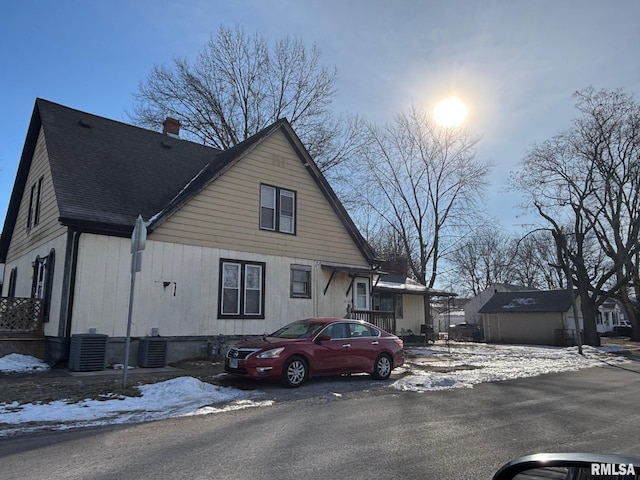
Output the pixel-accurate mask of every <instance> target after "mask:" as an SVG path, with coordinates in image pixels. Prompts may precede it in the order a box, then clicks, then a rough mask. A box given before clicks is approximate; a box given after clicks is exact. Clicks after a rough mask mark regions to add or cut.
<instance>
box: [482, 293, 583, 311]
mask: <svg viewBox="0 0 640 480" xmlns="http://www.w3.org/2000/svg"><path fill="white" fill-rule="evenodd" d="M569 308H571V294H570V293H569V291H567V290H538V291H529V292H497V293H495V294H494V295H493V297H491V298H490V299H489V301H488V302H487V303H485V304H484V306H483V307H482V308H481V309H480V313H508V312H566V311H567V310H569Z"/></svg>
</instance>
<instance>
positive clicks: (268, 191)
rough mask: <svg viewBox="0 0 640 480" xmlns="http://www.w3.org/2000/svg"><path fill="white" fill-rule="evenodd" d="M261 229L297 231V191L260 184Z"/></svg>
mask: <svg viewBox="0 0 640 480" xmlns="http://www.w3.org/2000/svg"><path fill="white" fill-rule="evenodd" d="M260 229H261V230H271V231H274V232H281V233H289V234H291V235H295V233H296V192H294V191H292V190H285V189H284V188H280V187H273V186H271V185H260Z"/></svg>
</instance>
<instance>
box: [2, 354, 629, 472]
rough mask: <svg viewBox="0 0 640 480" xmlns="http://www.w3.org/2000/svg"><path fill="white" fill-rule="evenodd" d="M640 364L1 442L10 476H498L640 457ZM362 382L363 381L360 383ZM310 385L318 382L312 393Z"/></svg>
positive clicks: (358, 394) (318, 398)
mask: <svg viewBox="0 0 640 480" xmlns="http://www.w3.org/2000/svg"><path fill="white" fill-rule="evenodd" d="M639 372H640V364H639V363H637V362H633V363H631V364H629V365H628V368H625V369H622V368H616V367H601V368H590V369H585V370H580V371H577V372H564V373H558V374H549V375H542V376H539V377H533V378H527V379H520V380H511V381H505V382H495V383H484V384H480V385H477V386H475V387H474V388H472V389H455V390H445V391H439V392H426V393H421V394H420V393H413V392H398V391H394V390H393V389H391V388H383V389H377V388H376V389H372V390H369V389H368V388H366V385H367V384H366V383H363V386H365V388H364V389H362V390H355V391H349V392H347V393H345V394H344V395H342V396H337V395H335V394H332V392H333V391H335V390H336V388H335V386H334V383H333V382H335V381H344V379H341V380H331V379H327V380H321V381H320V383H317V384H316V385H315V388H314V390H316V392H317V394H316V395H315V396H304V397H296V399H294V400H290V401H281V402H278V403H276V404H275V405H273V406H271V407H266V408H257V409H248V410H242V411H236V412H228V413H221V414H214V415H207V416H198V417H186V418H179V419H172V420H163V421H158V422H152V423H146V424H138V425H129V426H117V427H116V426H114V427H104V428H94V429H84V430H73V431H61V432H51V433H44V434H37V435H27V436H22V437H14V438H5V439H1V440H0V472H1V477H2V478H3V479H6V480H9V479H88V478H91V479H140V478H157V479H183V478H189V479H222V478H224V479H263V478H264V479H272V478H273V479H276V478H277V479H301V478H302V479H305V480H312V479H342V478H345V479H347V478H348V479H372V478H373V479H445V480H446V479H490V478H491V476H492V474H493V473H494V472H495V471H496V470H497V469H498V468H499V467H500V465H502V464H503V463H505V462H507V461H508V460H510V459H512V458H514V457H518V456H521V455H526V454H530V453H538V452H558V451H566V452H599V453H625V454H630V455H640V441H639V440H640V411H639V409H638V397H639V395H640V373H639ZM356 381H358V380H357V379H356ZM301 388H302V389H304V388H306V386H303V387H301Z"/></svg>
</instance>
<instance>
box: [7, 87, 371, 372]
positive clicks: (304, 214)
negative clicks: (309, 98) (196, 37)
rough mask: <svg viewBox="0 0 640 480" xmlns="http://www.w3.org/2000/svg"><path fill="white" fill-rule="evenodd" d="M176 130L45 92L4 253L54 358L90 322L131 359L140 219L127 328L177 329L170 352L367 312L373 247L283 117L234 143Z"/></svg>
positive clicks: (177, 354)
mask: <svg viewBox="0 0 640 480" xmlns="http://www.w3.org/2000/svg"><path fill="white" fill-rule="evenodd" d="M178 134H179V124H178V123H177V122H176V121H174V120H171V119H167V121H166V122H165V131H164V132H163V133H160V132H154V131H149V130H146V129H142V128H138V127H135V126H131V125H127V124H125V123H121V122H117V121H113V120H109V119H106V118H103V117H99V116H96V115H92V114H89V113H85V112H82V111H79V110H75V109H72V108H68V107H65V106H62V105H59V104H55V103H52V102H50V101H47V100H42V99H37V100H36V103H35V107H34V111H33V115H32V118H31V122H30V125H29V130H28V133H27V137H26V141H25V146H24V151H23V154H22V157H21V160H20V164H19V167H18V172H17V175H16V180H15V184H14V188H13V193H12V195H11V200H10V204H9V208H8V212H7V216H6V219H5V224H4V229H3V231H2V236H1V237H0V263H2V264H5V271H4V281H3V283H4V289H3V291H2V294H3V295H4V296H5V297H7V296H8V297H36V298H42V299H44V308H45V310H46V311H45V314H44V335H45V337H46V347H47V348H46V352H47V359H48V360H49V361H50V362H57V361H62V360H64V359H66V358H67V356H68V353H69V339H70V338H71V337H72V336H73V335H74V334H84V333H88V332H96V333H99V334H105V335H107V336H108V345H107V359H108V362H121V361H122V351H123V350H122V346H123V344H124V338H125V336H126V326H127V313H128V301H129V286H130V264H131V252H130V248H131V240H130V236H131V233H132V229H133V225H134V222H135V220H136V218H137V216H138V215H142V217H143V219H144V220H145V222H146V227H147V235H148V236H147V241H146V248H145V250H144V253H143V258H142V269H141V271H140V273H138V274H137V275H138V276H137V280H136V290H135V297H134V302H133V325H132V331H131V335H132V337H133V338H134V339H138V338H142V337H146V336H150V335H152V334H159V335H160V336H162V337H166V338H167V339H168V347H169V348H168V350H169V353H168V355H169V361H172V360H176V359H178V358H183V357H187V356H193V355H195V354H202V353H204V351H205V350H206V349H207V348H209V346H210V344H211V342H212V341H215V339H216V338H217V336H218V335H225V336H244V335H257V334H262V333H265V332H270V331H273V330H276V329H277V328H279V327H280V326H282V325H283V324H285V323H288V322H290V321H292V320H295V319H299V318H305V317H314V316H345V314H346V312H347V309H348V308H349V307H350V308H356V309H360V310H369V309H371V308H372V306H371V291H372V285H373V283H374V281H375V280H376V279H377V273H376V272H377V270H376V268H375V267H376V258H375V254H374V252H373V251H372V249H371V248H370V247H369V245H368V244H367V242H366V241H365V240H364V239H363V237H362V236H361V234H360V233H359V232H358V230H357V228H356V227H355V225H354V223H353V221H352V220H351V218H350V217H349V215H348V214H347V212H346V211H345V209H344V207H343V206H342V204H341V203H340V201H339V200H338V198H337V197H336V195H335V193H334V192H333V190H332V189H331V187H330V186H329V184H328V183H327V181H326V179H325V178H324V176H323V175H322V173H321V172H320V170H319V169H318V167H317V166H316V164H315V163H314V161H313V159H312V158H311V157H310V156H309V154H308V152H307V151H306V149H305V148H304V146H303V145H302V144H301V142H300V140H299V138H298V137H297V136H296V134H295V132H294V131H293V129H292V128H291V126H290V124H289V123H288V122H287V121H286V120H279V121H277V122H275V123H274V124H272V125H270V126H268V127H266V128H265V129H263V130H262V131H260V132H259V133H257V134H256V135H254V136H252V137H251V138H249V139H248V140H246V141H244V142H242V143H240V144H238V145H237V146H235V147H233V148H231V149H229V150H226V151H220V150H216V149H213V148H209V147H206V146H203V145H199V144H196V143H192V142H189V141H185V140H181V139H180V138H177V136H178ZM133 354H134V353H133V352H132V355H133Z"/></svg>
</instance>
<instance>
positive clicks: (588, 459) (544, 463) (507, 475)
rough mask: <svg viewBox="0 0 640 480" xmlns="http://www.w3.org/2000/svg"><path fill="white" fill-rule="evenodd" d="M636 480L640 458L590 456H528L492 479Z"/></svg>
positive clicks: (515, 461) (564, 454)
mask: <svg viewBox="0 0 640 480" xmlns="http://www.w3.org/2000/svg"><path fill="white" fill-rule="evenodd" d="M636 470H637V473H636ZM639 478H640V457H631V456H627V455H610V454H591V453H538V454H535V455H528V456H526V457H521V458H517V459H515V460H512V461H511V462H509V463H507V464H506V465H503V466H502V467H501V468H500V469H499V470H498V471H497V473H496V474H495V475H494V476H493V480H527V479H528V480H533V479H539V480H543V479H558V480H591V479H593V480H613V479H615V480H622V479H625V480H637V479H639Z"/></svg>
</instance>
